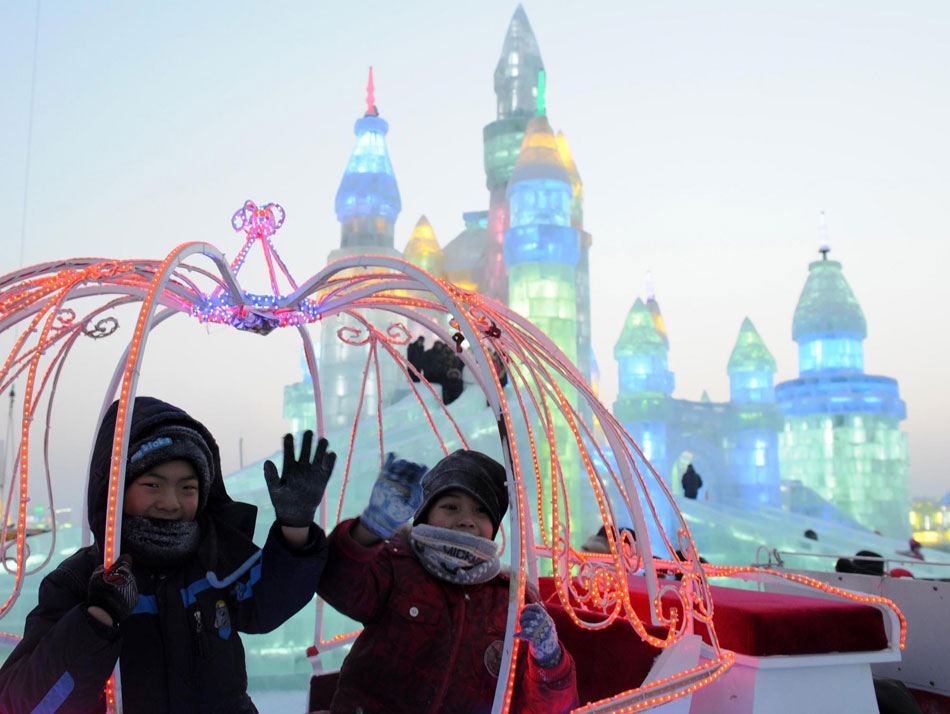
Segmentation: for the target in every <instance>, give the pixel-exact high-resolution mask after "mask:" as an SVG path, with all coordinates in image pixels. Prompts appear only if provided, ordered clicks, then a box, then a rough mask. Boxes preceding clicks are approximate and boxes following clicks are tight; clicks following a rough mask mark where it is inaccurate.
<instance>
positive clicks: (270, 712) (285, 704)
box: [250, 691, 307, 714]
mask: <svg viewBox="0 0 950 714" xmlns="http://www.w3.org/2000/svg"><path fill="white" fill-rule="evenodd" d="M250 695H251V699H253V700H254V704H255V705H256V706H257V709H258V711H259V712H260V714H306V712H307V692H305V691H301V692H295V691H290V692H287V691H278V692H273V691H271V692H254V691H252V692H250Z"/></svg>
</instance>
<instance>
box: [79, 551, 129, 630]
mask: <svg viewBox="0 0 950 714" xmlns="http://www.w3.org/2000/svg"><path fill="white" fill-rule="evenodd" d="M138 601H139V588H138V585H136V583H135V576H134V575H132V556H130V555H120V556H119V559H118V560H117V561H115V563H113V564H112V567H110V568H109V569H108V570H106V569H105V568H103V567H102V566H101V565H100V566H99V567H98V568H96V569H95V570H93V571H92V577H91V578H89V587H88V589H87V590H86V605H90V606H91V605H95V606H96V607H101V608H102V609H103V610H105V611H106V612H107V613H109V616H110V617H111V618H112V622H114V623H115V624H116V625H118V624H119V623H120V622H122V621H123V620H124V619H125V618H127V617H128V616H129V615H130V614H131V612H132V608H134V607H135V605H136V603H138Z"/></svg>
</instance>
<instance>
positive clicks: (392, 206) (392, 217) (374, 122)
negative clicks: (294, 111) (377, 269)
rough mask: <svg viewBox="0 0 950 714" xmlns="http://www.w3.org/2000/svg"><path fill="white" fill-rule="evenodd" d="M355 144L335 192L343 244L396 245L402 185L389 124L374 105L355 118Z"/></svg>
mask: <svg viewBox="0 0 950 714" xmlns="http://www.w3.org/2000/svg"><path fill="white" fill-rule="evenodd" d="M353 132H354V133H355V134H356V145H355V146H354V147H353V153H351V154H350V161H349V163H347V165H346V170H345V171H344V172H343V180H341V181H340V187H339V188H338V189H337V192H336V202H335V207H336V218H337V220H338V221H339V222H340V229H341V239H340V247H341V248H359V249H361V252H368V251H370V250H372V249H374V248H392V247H393V227H394V225H395V223H396V218H397V217H398V216H399V212H400V211H401V210H402V201H401V200H400V198H399V186H397V185H396V175H395V174H394V173H393V165H392V163H391V162H390V160H389V152H388V151H387V149H386V134H387V133H388V132H389V124H388V123H387V122H386V120H385V119H383V118H382V117H381V116H379V113H378V111H377V110H376V107H375V105H373V106H371V107H368V108H367V111H366V114H365V115H364V116H362V117H360V118H359V119H357V120H356V125H355V126H354V127H353Z"/></svg>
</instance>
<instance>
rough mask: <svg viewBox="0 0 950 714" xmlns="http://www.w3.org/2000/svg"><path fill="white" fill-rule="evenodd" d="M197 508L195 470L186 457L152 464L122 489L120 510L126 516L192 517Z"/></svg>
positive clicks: (180, 519)
mask: <svg viewBox="0 0 950 714" xmlns="http://www.w3.org/2000/svg"><path fill="white" fill-rule="evenodd" d="M197 511H198V474H196V473H195V469H194V467H192V465H191V463H190V462H188V461H180V460H178V461H166V462H164V463H161V464H156V465H155V466H153V467H152V468H151V469H149V470H148V471H146V472H145V473H144V474H142V475H141V476H139V477H138V478H137V479H135V481H133V482H132V485H131V486H129V487H128V488H127V489H126V490H125V502H124V505H123V507H122V512H123V513H127V514H128V515H130V516H147V517H149V518H164V519H167V520H170V521H193V520H195V513H197Z"/></svg>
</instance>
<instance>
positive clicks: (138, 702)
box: [0, 397, 327, 714]
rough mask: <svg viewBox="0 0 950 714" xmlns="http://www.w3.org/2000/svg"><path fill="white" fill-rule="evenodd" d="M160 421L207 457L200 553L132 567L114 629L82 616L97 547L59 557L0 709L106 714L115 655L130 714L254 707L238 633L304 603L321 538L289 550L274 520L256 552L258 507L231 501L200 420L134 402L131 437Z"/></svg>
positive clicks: (98, 459) (103, 463) (102, 449)
mask: <svg viewBox="0 0 950 714" xmlns="http://www.w3.org/2000/svg"><path fill="white" fill-rule="evenodd" d="M113 406H114V405H113ZM166 422H173V423H182V424H187V425H188V426H190V427H191V428H194V429H197V430H199V432H200V433H201V434H202V435H203V436H204V438H205V439H206V440H207V441H208V444H209V446H210V447H211V451H212V454H213V457H214V469H213V472H214V473H213V476H212V479H213V481H212V485H211V488H210V493H209V499H208V503H207V505H206V507H205V509H204V510H203V511H202V513H201V514H200V515H199V517H198V521H199V523H200V526H201V543H200V545H199V547H198V551H197V552H196V553H195V555H194V556H192V557H191V558H189V560H188V561H187V562H186V563H183V564H182V566H181V567H180V568H177V569H175V570H173V571H171V572H169V573H166V574H156V573H152V572H149V571H148V570H146V569H145V568H143V567H141V566H140V565H138V564H133V573H134V575H135V579H136V583H137V585H138V588H139V600H138V604H137V605H136V607H135V609H134V610H133V613H132V615H130V616H129V618H128V619H126V620H125V621H124V622H122V623H121V624H120V625H119V626H113V627H107V626H105V625H103V624H102V623H100V622H99V621H97V620H96V619H95V618H93V617H92V616H91V615H89V613H88V612H87V610H86V605H85V598H86V590H87V587H88V583H89V579H90V577H91V575H92V571H93V569H94V568H95V567H96V566H97V565H98V564H100V563H101V562H102V556H101V554H100V550H99V548H98V546H97V545H92V546H89V547H87V548H83V549H81V550H79V551H78V552H77V553H75V554H74V555H73V556H71V557H70V558H68V559H67V560H65V561H64V562H63V563H61V564H60V566H59V567H58V568H56V569H55V570H54V571H53V572H52V573H50V574H49V575H48V576H47V577H46V578H45V579H44V580H43V582H42V583H41V584H40V591H39V604H38V605H37V606H36V608H35V609H34V610H33V611H32V612H31V613H30V614H29V616H28V617H27V620H26V626H25V630H24V635H23V640H22V641H21V642H20V644H19V645H18V646H17V647H16V649H14V651H13V652H12V653H11V654H10V656H9V657H8V658H7V661H6V662H5V663H4V665H3V667H2V668H0V711H2V712H4V714H20V713H21V712H22V713H23V714H27V713H29V712H42V713H44V714H50V713H52V712H56V713H57V714H72V713H73V712H75V713H76V714H79V713H80V712H81V713H82V714H87V713H89V712H102V711H104V710H105V705H104V700H103V698H102V690H103V687H104V685H105V682H106V680H107V679H108V677H109V675H110V674H111V672H112V669H113V668H114V666H115V663H116V660H117V659H119V662H120V663H121V664H120V669H121V676H122V695H123V696H122V699H123V705H124V711H125V712H126V713H127V714H214V713H217V712H220V713H221V714H224V713H225V712H227V713H228V714H246V713H252V712H256V711H257V710H256V709H255V707H254V705H253V704H252V702H251V700H250V698H249V697H248V695H247V673H246V670H245V663H244V647H243V645H242V644H241V639H240V637H239V635H238V634H237V633H238V631H241V632H248V633H257V632H268V631H270V630H272V629H274V628H275V627H277V626H279V625H280V624H282V623H283V622H285V621H286V620H287V619H288V618H289V617H291V616H292V615H293V614H294V613H296V612H297V611H298V610H300V609H301V608H302V607H303V606H304V605H306V604H307V602H308V601H309V600H310V599H311V597H312V596H313V593H314V590H315V589H316V584H317V582H318V580H319V579H320V574H321V572H322V571H323V566H324V564H325V562H326V551H327V547H326V538H325V536H324V534H323V532H322V531H321V530H320V529H319V528H318V527H317V526H315V525H314V526H311V532H310V538H309V541H308V544H307V546H306V547H305V548H304V549H302V550H298V551H292V550H291V549H290V548H289V547H288V546H287V545H286V543H285V542H284V539H283V535H282V534H281V532H280V528H279V527H278V526H277V524H275V525H274V527H273V528H271V531H270V533H269V535H268V538H267V542H266V544H265V545H264V548H263V550H261V549H259V548H258V547H257V546H255V545H254V543H253V541H252V536H253V532H254V520H255V513H256V508H255V507H254V506H250V505H248V504H243V503H236V502H234V501H232V500H231V499H230V498H229V497H228V495H227V492H226V491H225V488H224V481H223V478H222V476H221V467H220V461H219V458H218V450H217V446H216V445H215V443H214V440H213V439H212V438H211V435H210V434H209V433H208V432H207V430H206V429H205V428H204V427H203V426H201V424H199V423H198V422H196V421H195V420H193V419H191V418H190V417H189V416H188V415H187V414H185V413H184V412H182V411H180V410H178V409H177V408H175V407H173V406H171V405H168V404H165V403H163V402H160V401H158V400H155V399H149V398H147V397H142V398H139V399H137V400H136V404H135V409H134V412H133V421H132V425H131V436H130V439H131V441H135V440H136V439H137V438H138V435H140V434H143V433H146V430H147V429H150V428H152V427H153V426H155V425H156V424H159V423H166ZM114 423H115V410H114V409H113V410H111V411H110V412H109V413H108V414H107V416H106V419H105V420H104V422H103V425H102V427H101V428H100V432H99V438H98V439H97V442H96V446H95V448H94V456H93V462H92V467H91V472H90V484H89V500H88V503H89V522H90V526H91V527H92V530H93V533H94V534H95V537H96V540H97V542H99V543H101V542H102V533H103V531H104V527H105V493H106V488H107V485H108V473H109V459H110V457H111V445H112V444H111V440H112V437H111V434H112V433H113V430H114Z"/></svg>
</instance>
